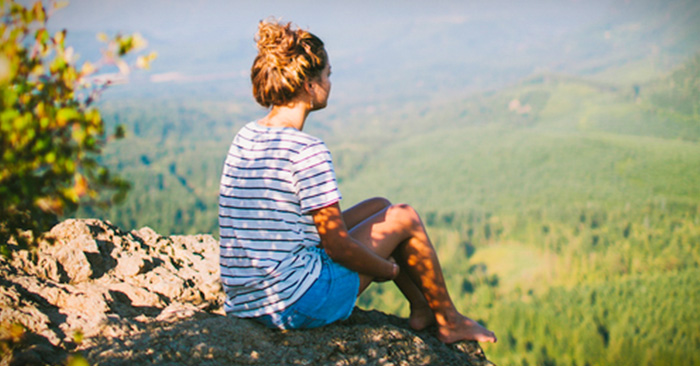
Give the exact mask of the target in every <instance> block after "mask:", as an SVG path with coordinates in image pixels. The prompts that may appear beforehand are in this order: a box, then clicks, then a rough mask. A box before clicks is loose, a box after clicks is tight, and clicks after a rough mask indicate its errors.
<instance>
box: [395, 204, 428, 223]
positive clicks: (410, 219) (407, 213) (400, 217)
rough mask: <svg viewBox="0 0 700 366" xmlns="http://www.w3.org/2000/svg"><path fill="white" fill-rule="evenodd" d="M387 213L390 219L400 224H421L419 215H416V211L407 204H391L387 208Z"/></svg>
mask: <svg viewBox="0 0 700 366" xmlns="http://www.w3.org/2000/svg"><path fill="white" fill-rule="evenodd" d="M387 214H388V215H389V216H390V217H391V219H392V220H395V221H397V222H400V223H401V224H402V226H405V227H416V226H422V223H421V219H420V215H418V212H417V211H416V210H415V209H414V208H413V207H412V206H410V205H408V204H405V203H399V204H393V205H391V206H390V207H389V208H388V211H387Z"/></svg>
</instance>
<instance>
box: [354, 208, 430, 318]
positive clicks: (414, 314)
mask: <svg viewBox="0 0 700 366" xmlns="http://www.w3.org/2000/svg"><path fill="white" fill-rule="evenodd" d="M389 206H391V202H389V200H387V199H385V198H378V197H377V198H370V199H368V200H365V201H362V202H360V203H358V204H357V205H355V206H352V207H351V208H349V209H347V210H345V211H343V221H344V222H345V225H346V226H347V228H348V230H350V231H351V235H352V229H353V228H354V227H356V226H357V225H358V224H360V223H361V222H363V221H365V220H367V219H368V218H370V217H372V216H373V215H375V214H377V213H378V212H380V211H383V210H384V209H386V208H387V207H389ZM397 263H398V262H397ZM399 266H400V265H399ZM370 283H371V280H369V281H368V282H367V280H365V283H363V284H361V286H360V293H362V291H364V290H365V289H366V288H367V286H369V284H370ZM394 283H395V284H396V286H397V287H398V288H399V290H400V291H401V293H402V294H403V295H404V296H405V297H406V299H407V300H408V303H409V306H410V309H411V315H410V317H409V320H408V323H409V325H410V326H411V328H413V329H416V330H422V329H424V328H426V327H428V326H430V325H432V324H434V323H435V316H434V315H433V311H432V310H431V309H430V306H429V305H428V302H427V301H426V300H425V297H424V296H423V293H422V292H421V290H420V289H419V288H418V286H416V284H415V283H414V282H413V280H412V279H411V278H410V277H409V276H408V274H407V273H406V272H405V271H400V272H399V275H398V276H397V277H396V278H395V279H394Z"/></svg>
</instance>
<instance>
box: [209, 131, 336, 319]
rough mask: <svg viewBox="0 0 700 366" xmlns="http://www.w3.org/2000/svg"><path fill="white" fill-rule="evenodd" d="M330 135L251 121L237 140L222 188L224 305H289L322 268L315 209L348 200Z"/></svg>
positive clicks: (249, 311) (239, 310)
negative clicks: (327, 137)
mask: <svg viewBox="0 0 700 366" xmlns="http://www.w3.org/2000/svg"><path fill="white" fill-rule="evenodd" d="M340 198H341V197H340V191H339V190H338V185H337V182H336V179H335V172H334V170H333V163H332V161H331V155H330V152H329V151H328V148H326V146H325V144H324V143H323V141H321V140H320V139H318V138H316V137H313V136H310V135H308V134H306V133H304V132H301V131H299V130H296V129H294V128H269V127H264V126H261V125H258V124H257V123H256V122H250V123H248V124H247V125H246V126H244V127H243V128H242V129H241V130H240V131H239V132H238V134H237V135H236V137H235V138H234V139H233V143H232V144H231V148H230V149H229V152H228V156H227V157H226V162H225V163H224V169H223V174H222V175H221V186H220V191H219V233H220V236H221V240H220V257H219V262H220V266H221V281H222V284H223V287H224V291H225V292H226V302H225V303H224V309H225V310H226V312H227V313H230V314H233V315H236V316H239V317H256V316H260V315H263V314H271V313H274V312H278V311H280V310H283V309H284V308H286V307H287V306H289V305H290V304H292V303H294V302H295V301H296V300H297V299H299V297H301V295H303V294H304V293H305V292H306V290H307V289H308V288H309V287H310V286H311V285H312V284H313V282H314V281H315V280H316V278H317V277H318V275H319V274H320V272H321V257H320V253H319V252H318V251H317V250H313V249H312V248H313V247H316V246H317V245H319V244H320V242H321V239H320V238H319V235H318V231H317V230H316V226H315V225H314V222H313V218H312V216H311V214H310V212H311V211H313V210H316V209H319V208H322V207H326V206H328V205H331V204H333V203H335V202H337V201H339V200H340Z"/></svg>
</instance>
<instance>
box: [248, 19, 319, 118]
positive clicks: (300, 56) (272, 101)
mask: <svg viewBox="0 0 700 366" xmlns="http://www.w3.org/2000/svg"><path fill="white" fill-rule="evenodd" d="M255 40H256V42H257V46H258V55H257V56H256V57H255V61H254V62H253V67H252V68H251V72H250V79H251V81H252V82H253V96H255V100H256V101H257V102H258V103H259V104H260V105H262V106H263V107H270V106H273V105H284V104H287V103H289V102H290V101H291V100H292V99H293V98H294V97H295V96H296V95H297V93H298V92H299V91H300V90H302V89H303V86H304V82H306V81H308V80H311V79H313V78H315V77H318V76H319V75H320V74H321V71H322V70H323V69H324V68H325V67H326V63H328V55H327V54H326V50H325V48H324V46H323V41H321V40H320V39H319V38H318V37H316V36H315V35H313V34H311V33H309V32H307V31H305V30H301V29H297V28H293V27H292V24H291V23H286V24H283V23H279V22H278V21H276V20H271V19H268V20H263V21H261V22H260V24H259V25H258V34H257V36H256V37H255Z"/></svg>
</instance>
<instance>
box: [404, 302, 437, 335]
mask: <svg viewBox="0 0 700 366" xmlns="http://www.w3.org/2000/svg"><path fill="white" fill-rule="evenodd" d="M433 324H435V314H433V310H432V309H430V307H429V306H428V304H425V306H423V307H416V308H413V307H411V317H410V318H408V325H410V326H411V328H413V329H415V330H423V329H425V328H427V327H429V326H431V325H433Z"/></svg>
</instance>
